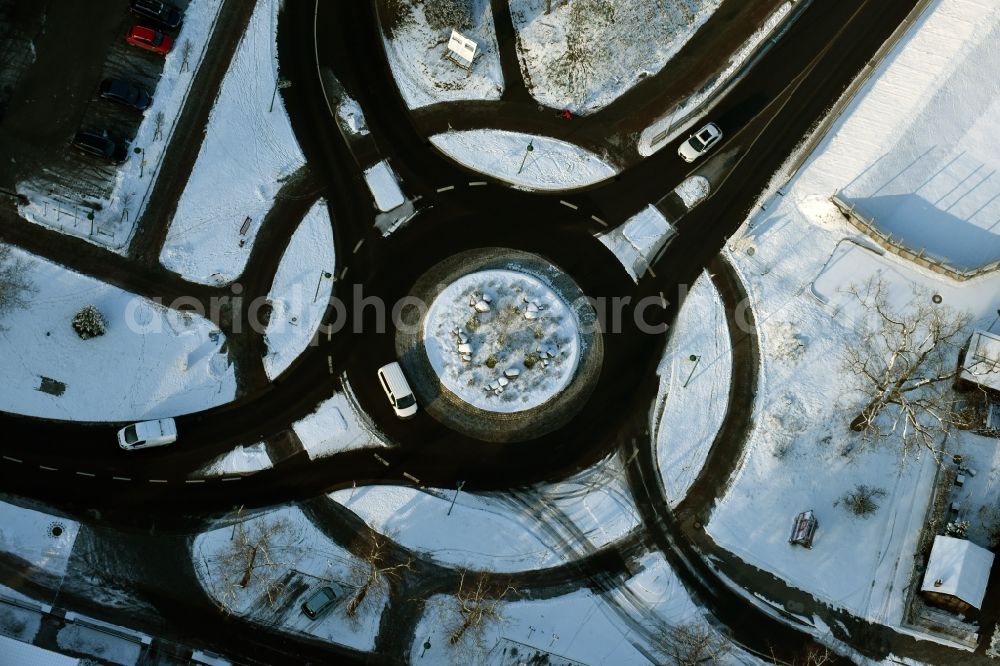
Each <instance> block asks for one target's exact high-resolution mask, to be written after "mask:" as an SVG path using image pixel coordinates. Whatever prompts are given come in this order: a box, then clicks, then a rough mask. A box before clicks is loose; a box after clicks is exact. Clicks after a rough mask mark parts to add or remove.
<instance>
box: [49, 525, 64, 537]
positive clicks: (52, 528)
mask: <svg viewBox="0 0 1000 666" xmlns="http://www.w3.org/2000/svg"><path fill="white" fill-rule="evenodd" d="M65 532H66V526H65V525H63V524H62V523H49V536H50V537H52V538H53V539H58V538H59V537H61V536H62V535H63V533H65Z"/></svg>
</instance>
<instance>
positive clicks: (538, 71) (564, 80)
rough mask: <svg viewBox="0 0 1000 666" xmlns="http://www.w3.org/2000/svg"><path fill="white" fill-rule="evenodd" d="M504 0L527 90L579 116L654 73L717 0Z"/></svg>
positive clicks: (705, 15)
mask: <svg viewBox="0 0 1000 666" xmlns="http://www.w3.org/2000/svg"><path fill="white" fill-rule="evenodd" d="M546 1H547V0H511V3H510V13H511V18H512V19H513V20H514V28H515V29H516V30H517V33H518V46H519V48H518V56H519V58H520V61H521V71H522V72H523V74H524V78H525V81H527V82H529V89H530V90H531V93H532V95H533V96H534V97H535V99H537V100H538V101H539V102H541V103H542V104H545V105H546V106H550V107H553V108H556V109H562V108H569V109H571V110H572V111H573V112H574V113H576V114H580V115H582V114H587V113H592V112H594V111H597V110H598V109H601V108H602V107H604V106H607V105H608V104H610V103H611V102H613V101H614V100H616V99H617V98H618V97H620V96H621V95H622V94H623V93H625V92H626V91H627V90H628V89H629V88H631V87H632V86H634V85H635V84H636V83H638V82H639V81H641V80H642V79H643V78H645V77H647V76H650V75H654V74H656V73H657V72H659V71H660V70H661V69H663V67H664V65H666V64H667V62H669V60H670V59H671V58H672V57H673V56H674V54H676V53H677V52H678V51H679V50H680V49H681V47H683V46H684V44H686V43H687V42H688V40H689V39H691V36H692V35H694V33H695V32H697V30H698V28H699V27H701V25H702V24H703V23H704V22H705V21H707V20H708V19H709V17H710V16H711V15H712V13H713V12H714V11H715V10H716V8H717V7H718V6H719V5H720V4H721V2H722V0H684V1H683V2H669V3H657V2H649V1H648V0H621V1H619V2H602V1H600V0H586V1H583V2H580V1H575V2H553V3H551V4H552V13H551V14H548V15H546V14H545V8H546Z"/></svg>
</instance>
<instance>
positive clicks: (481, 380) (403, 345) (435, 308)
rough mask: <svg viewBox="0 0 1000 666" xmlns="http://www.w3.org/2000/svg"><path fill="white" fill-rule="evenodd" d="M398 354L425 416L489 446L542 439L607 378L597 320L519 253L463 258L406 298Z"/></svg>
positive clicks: (578, 296)
mask: <svg viewBox="0 0 1000 666" xmlns="http://www.w3.org/2000/svg"><path fill="white" fill-rule="evenodd" d="M407 303H408V305H409V307H406V308H403V309H402V311H401V313H400V317H399V321H397V333H396V352H397V355H398V357H399V359H400V363H401V364H402V365H403V368H404V370H405V371H406V374H407V377H409V379H410V381H411V383H412V384H413V389H414V392H415V393H416V396H417V400H418V402H419V404H420V406H421V408H422V409H425V410H427V412H428V413H430V414H431V415H432V416H433V417H434V418H435V419H437V420H438V421H440V422H441V423H443V424H445V425H447V426H448V427H450V428H452V429H454V430H456V431H458V432H461V433H463V434H465V435H468V436H471V437H475V438H477V439H482V440H486V441H491V442H516V441H525V440H530V439H534V438H536V437H541V436H542V435H545V434H547V433H549V432H551V431H553V430H555V429H557V428H559V427H561V426H562V425H564V424H565V423H566V422H567V421H569V419H571V418H572V417H573V415H574V414H576V413H577V412H578V411H579V409H580V408H581V407H582V406H583V404H584V403H585V402H586V399H587V397H588V396H589V395H590V393H591V392H592V390H593V389H594V386H595V384H596V382H597V379H598V376H599V375H600V369H601V364H602V360H603V342H602V338H601V334H600V331H599V330H598V329H599V326H598V321H597V314H596V312H595V311H594V309H593V307H592V306H591V305H590V303H589V301H588V300H587V298H586V296H585V295H584V294H583V292H582V291H581V290H580V288H579V287H577V285H576V284H575V282H573V280H572V279H571V278H570V277H569V276H568V275H566V274H565V273H564V272H563V271H561V270H560V269H558V268H557V267H555V266H553V265H552V264H551V263H550V262H548V261H547V260H545V259H544V258H542V257H540V256H538V255H534V254H530V253H526V252H520V251H516V250H510V249H504V248H485V249H479V250H471V251H467V252H463V253H461V254H459V255H456V256H453V257H450V258H449V259H446V260H445V261H442V262H440V263H439V264H437V265H435V266H433V267H432V268H431V269H430V270H428V271H427V272H426V273H425V274H424V275H423V276H421V278H420V279H419V280H417V282H416V283H415V284H414V287H413V289H412V290H411V291H410V293H409V295H408V297H407Z"/></svg>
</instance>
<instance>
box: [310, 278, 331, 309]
mask: <svg viewBox="0 0 1000 666" xmlns="http://www.w3.org/2000/svg"><path fill="white" fill-rule="evenodd" d="M332 277H333V273H330V272H329V271H320V273H319V280H317V281H316V293H315V294H313V303H315V302H316V299H317V298H319V286H320V285H321V284H323V278H326V279H328V280H329V279H330V278H332Z"/></svg>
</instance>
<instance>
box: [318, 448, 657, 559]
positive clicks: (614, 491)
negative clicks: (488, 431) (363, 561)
mask: <svg viewBox="0 0 1000 666" xmlns="http://www.w3.org/2000/svg"><path fill="white" fill-rule="evenodd" d="M330 497H332V498H333V499H334V500H335V501H337V502H339V503H341V504H343V505H344V506H345V507H347V508H348V509H350V510H351V511H353V512H355V513H356V514H358V515H359V516H360V517H361V518H362V519H363V520H364V521H365V522H366V523H368V525H370V526H371V527H372V528H373V529H374V530H376V531H378V532H382V533H383V534H388V535H390V536H391V537H392V538H393V540H395V541H396V542H397V543H400V544H402V545H403V546H405V547H406V548H410V549H412V550H417V551H420V552H424V553H427V554H428V555H430V556H432V557H433V558H434V559H436V560H438V561H439V562H442V563H444V564H446V565H448V566H455V567H468V568H470V569H473V570H487V571H505V572H509V571H526V570H529V569H533V568H541V567H549V566H556V565H558V564H563V563H565V562H567V561H569V560H571V559H572V558H573V557H575V556H579V555H580V554H584V553H588V552H590V551H591V550H593V549H594V548H599V547H601V546H603V545H606V544H608V543H611V542H613V541H615V540H616V539H619V538H621V537H622V536H624V535H625V534H627V533H628V532H629V531H630V530H632V529H633V528H635V527H636V526H637V525H638V524H639V520H638V514H637V512H636V510H635V508H634V505H633V504H632V498H631V495H630V493H629V491H628V489H627V486H626V484H625V482H624V481H623V473H622V470H621V466H620V465H619V464H618V462H617V459H614V458H612V459H609V460H607V461H605V462H604V463H603V464H600V465H597V466H595V467H594V468H592V469H590V470H587V471H584V472H581V473H580V474H578V475H576V476H574V477H572V478H570V479H567V480H566V481H563V482H560V483H558V484H553V485H547V486H538V487H535V488H532V489H529V490H525V491H523V492H519V493H478V494H472V493H468V492H459V493H458V495H457V498H456V495H455V490H454V489H442V490H435V489H416V488H407V487H399V486H368V487H363V488H347V489H344V490H339V491H336V492H334V493H331V495H330ZM453 499H455V504H454V507H451V502H452V500H453ZM449 508H451V513H450V514H449V513H448V510H449Z"/></svg>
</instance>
